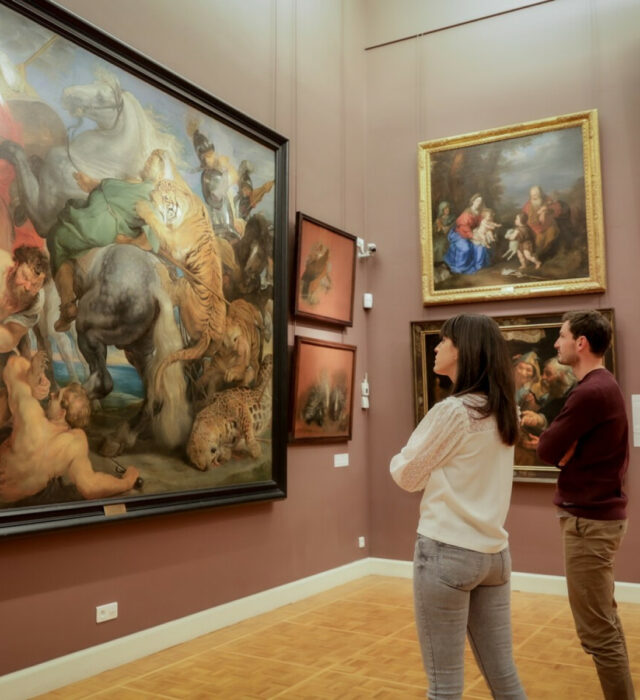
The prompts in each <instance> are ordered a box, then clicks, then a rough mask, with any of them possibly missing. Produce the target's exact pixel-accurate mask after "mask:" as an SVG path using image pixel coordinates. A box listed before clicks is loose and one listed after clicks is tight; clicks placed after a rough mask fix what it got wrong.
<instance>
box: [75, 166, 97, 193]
mask: <svg viewBox="0 0 640 700" xmlns="http://www.w3.org/2000/svg"><path fill="white" fill-rule="evenodd" d="M73 178H74V180H75V181H76V182H77V183H78V187H79V188H80V189H81V190H82V191H83V192H87V193H89V192H93V190H95V188H96V187H97V186H98V185H99V184H100V180H96V179H95V178H94V177H91V176H90V175H87V174H86V173H81V172H77V171H76V172H74V173H73Z"/></svg>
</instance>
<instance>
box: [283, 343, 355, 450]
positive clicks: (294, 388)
mask: <svg viewBox="0 0 640 700" xmlns="http://www.w3.org/2000/svg"><path fill="white" fill-rule="evenodd" d="M356 352H357V348H356V346H355V345H347V344H345V343H331V342H329V341H326V340H318V339H317V338H306V337H304V336H300V335H297V336H295V345H294V351H293V372H292V375H293V376H292V379H291V442H292V443H297V444H304V443H307V444H311V443H328V442H348V441H349V440H351V436H352V427H353V395H354V387H355V371H356Z"/></svg>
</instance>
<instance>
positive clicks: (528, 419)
mask: <svg viewBox="0 0 640 700" xmlns="http://www.w3.org/2000/svg"><path fill="white" fill-rule="evenodd" d="M544 424H545V420H544V416H543V415H542V414H541V413H536V412H535V411H529V410H527V411H523V412H522V418H521V419H520V425H522V426H523V427H527V428H544Z"/></svg>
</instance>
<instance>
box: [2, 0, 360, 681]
mask: <svg viewBox="0 0 640 700" xmlns="http://www.w3.org/2000/svg"><path fill="white" fill-rule="evenodd" d="M61 4H62V5H64V6H65V7H67V8H68V9H70V10H72V11H74V12H76V13H77V14H79V15H80V16H82V17H83V18H85V19H87V20H89V21H90V22H92V23H94V24H95V25H97V26H99V27H101V28H103V29H104V30H106V31H107V32H109V33H111V34H113V35H114V36H117V37H118V38H119V39H121V40H122V41H124V42H125V43H127V44H129V45H130V46H132V47H134V48H136V49H138V50H139V51H141V52H143V53H146V54H147V55H148V56H150V57H152V58H153V59H154V60H156V61H157V62H159V63H162V64H164V65H166V66H168V67H170V68H171V69H172V70H174V71H175V72H177V73H180V74H182V75H183V76H185V77H186V78H187V79H189V80H191V81H192V82H194V83H197V84H199V85H201V86H202V87H203V88H205V89H206V90H208V91H210V92H211V93H212V94H214V95H216V96H217V97H219V98H221V99H222V100H224V101H226V102H228V103H229V104H231V105H233V106H234V107H236V108H238V109H240V110H242V111H244V112H246V113H247V114H249V115H250V116H252V117H254V118H255V119H257V120H259V121H261V122H262V123H264V124H266V125H267V126H269V127H271V128H273V129H275V130H276V131H279V132H280V133H282V134H283V135H285V136H286V137H288V138H290V139H291V150H290V216H289V219H290V223H291V226H292V227H293V223H294V216H295V211H296V209H300V210H302V211H304V212H306V213H308V214H310V215H311V216H313V217H316V218H318V219H320V220H323V221H326V222H327V223H330V224H333V225H335V226H337V227H339V228H342V229H344V230H347V231H353V232H354V233H359V232H360V231H361V230H362V227H363V197H364V184H363V168H362V162H363V158H364V130H363V124H364V95H365V88H364V60H365V55H364V52H363V47H364V30H363V22H362V16H361V13H362V4H361V3H360V2H351V1H350V2H348V3H342V2H340V1H339V0H308V1H304V2H300V1H294V0H290V1H282V0H278V2H276V1H275V0H273V1H269V0H244V1H243V2H242V3H236V2H233V3H232V2H229V1H228V0H206V1H205V0H188V1H184V2H175V0H136V1H135V2H131V1H130V0H110V1H109V2H87V1H84V0H67V1H66V2H63V3H61ZM365 273H366V269H364V268H362V267H360V268H359V271H358V277H357V280H356V293H357V296H358V297H359V298H361V293H362V290H363V288H364V287H363V285H364V282H363V279H362V278H363V275H364V274H365ZM366 326H367V319H366V317H365V315H364V311H363V310H362V307H361V304H357V305H356V309H355V323H354V326H353V328H352V329H349V330H347V331H345V332H344V333H341V332H335V331H317V330H315V329H307V328H305V327H302V326H299V327H297V328H295V329H294V328H293V326H291V328H290V341H291V342H292V340H293V334H294V331H295V332H298V333H299V334H302V335H304V334H306V333H308V334H313V335H315V336H319V337H322V338H325V339H328V340H333V341H339V342H346V343H350V344H353V345H356V346H358V356H357V373H358V377H360V376H361V375H362V374H363V373H364V371H365V368H366V356H367V351H366V342H365V340H366ZM353 434H354V439H353V440H352V441H351V442H350V443H349V444H348V445H347V444H339V445H329V446H327V445H324V446H314V447H291V448H290V449H289V451H288V452H289V454H288V458H289V472H288V473H289V493H288V498H287V499H286V500H284V501H279V502H275V503H271V504H257V505H248V506H243V505H239V506H234V507H230V508H223V509H217V510H208V511H200V512H191V513H185V514H176V515H173V516H162V517H157V518H148V519H145V520H139V521H137V522H130V523H122V524H115V523H113V524H108V525H104V526H99V527H83V528H77V529H71V530H67V531H59V532H56V533H50V534H39V535H33V536H28V537H20V538H13V539H5V540H2V541H0V561H1V562H2V582H1V583H0V620H2V634H1V635H0V675H2V674H4V673H7V672H9V671H13V670H16V669H19V668H23V667H27V666H30V665H33V664H35V663H38V662H41V661H44V660H47V659H50V658H53V657H56V656H60V655H63V654H67V653H69V652H73V651H75V650H78V649H82V648H85V647H89V646H92V645H95V644H98V643H101V642H105V641H108V640H110V639H113V638H115V637H119V636H122V635H126V634H129V633H132V632H135V631H137V630H140V629H145V628H148V627H151V626H154V625H158V624H160V623H163V622H166V621H168V620H172V619H176V618H180V617H182V616H184V615H188V614H190V613H194V612H197V611H200V610H204V609H207V608H210V607H212V606H215V605H218V604H220V603H224V602H227V601H229V600H233V599H236V598H239V597H242V596H246V595H250V594H252V593H256V592H258V591H261V590H264V589H267V588H271V587H273V586H277V585H280V584H283V583H286V582H288V581H293V580H296V579H299V578H302V577H305V576H309V575H312V574H315V573H318V572H321V571H325V570H327V569H331V568H334V567H336V566H339V565H342V564H345V563H348V562H351V561H354V560H356V559H358V558H360V557H362V556H366V555H367V554H368V552H369V550H368V548H366V549H359V548H358V544H357V539H358V536H360V535H366V534H367V533H368V529H369V506H368V483H369V482H368V470H367V460H366V455H367V443H366V415H365V414H363V413H362V411H361V410H360V409H359V408H357V409H356V410H355V416H354V425H353ZM347 450H348V452H349V455H350V462H351V463H350V466H349V467H348V468H343V469H335V468H334V467H333V455H334V453H337V452H346V451H347ZM112 600H117V601H118V603H119V613H120V615H119V618H118V620H116V621H114V622H109V623H107V624H102V625H96V623H95V606H96V605H98V604H101V603H106V602H109V601H112Z"/></svg>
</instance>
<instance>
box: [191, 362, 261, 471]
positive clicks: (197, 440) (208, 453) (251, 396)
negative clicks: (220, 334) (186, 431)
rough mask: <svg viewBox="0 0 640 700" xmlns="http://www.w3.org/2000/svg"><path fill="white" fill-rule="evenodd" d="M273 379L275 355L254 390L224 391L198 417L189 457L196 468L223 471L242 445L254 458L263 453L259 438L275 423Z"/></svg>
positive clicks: (233, 389)
mask: <svg viewBox="0 0 640 700" xmlns="http://www.w3.org/2000/svg"><path fill="white" fill-rule="evenodd" d="M272 375H273V355H267V356H265V357H264V358H263V360H262V364H261V365H260V372H259V374H258V381H257V382H256V386H255V387H254V388H253V389H247V388H244V387H234V388H232V389H225V390H224V391H220V392H218V393H216V394H215V395H214V396H213V398H212V399H211V401H210V403H209V405H208V406H206V407H205V408H203V409H202V410H201V411H200V412H199V413H198V415H197V416H196V419H195V421H194V423H193V428H192V430H191V435H190V436H189V441H188V442H187V455H188V457H189V459H190V460H191V462H192V464H193V465H194V466H196V467H197V468H198V469H201V470H202V471H205V470H207V469H209V468H210V467H219V466H220V465H221V464H224V463H225V462H228V461H229V460H230V459H231V456H232V454H233V450H234V449H237V448H239V446H240V443H242V442H244V448H245V450H246V451H247V452H248V453H249V454H250V455H251V457H253V458H254V459H255V458H257V457H259V456H260V453H261V451H262V450H261V448H260V443H259V442H258V439H257V437H256V436H257V435H259V434H260V433H262V432H263V431H264V430H265V429H266V428H267V427H268V425H269V423H270V420H271V410H272V404H271V377H272Z"/></svg>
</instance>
